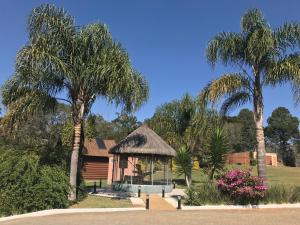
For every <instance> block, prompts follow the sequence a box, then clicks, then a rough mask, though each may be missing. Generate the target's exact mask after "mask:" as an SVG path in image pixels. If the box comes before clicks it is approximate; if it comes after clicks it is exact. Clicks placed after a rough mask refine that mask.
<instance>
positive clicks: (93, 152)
mask: <svg viewBox="0 0 300 225" xmlns="http://www.w3.org/2000/svg"><path fill="white" fill-rule="evenodd" d="M115 145H116V142H115V140H103V139H100V138H96V139H88V138H87V139H85V140H84V146H83V152H82V154H83V155H88V156H101V157H110V156H112V155H111V154H109V153H108V150H109V149H110V148H112V147H113V146H115Z"/></svg>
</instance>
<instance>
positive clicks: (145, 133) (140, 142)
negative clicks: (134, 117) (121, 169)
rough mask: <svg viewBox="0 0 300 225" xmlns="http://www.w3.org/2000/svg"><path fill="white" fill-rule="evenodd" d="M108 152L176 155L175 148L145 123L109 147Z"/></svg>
mask: <svg viewBox="0 0 300 225" xmlns="http://www.w3.org/2000/svg"><path fill="white" fill-rule="evenodd" d="M109 153H111V154H134V155H163V156H175V155H176V152H175V150H174V149H173V148H172V147H171V146H169V145H168V144H167V143H166V142H165V141H164V140H163V139H162V138H161V137H160V136H158V135H157V134H156V133H155V132H154V131H153V130H151V129H150V128H149V127H148V126H147V125H142V126H140V127H139V128H137V129H136V130H135V131H133V132H132V133H131V134H129V135H128V136H127V137H126V138H125V139H123V140H122V141H121V142H120V143H119V144H117V145H116V146H114V147H113V148H111V149H110V150H109Z"/></svg>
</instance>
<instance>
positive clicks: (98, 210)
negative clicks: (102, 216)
mask: <svg viewBox="0 0 300 225" xmlns="http://www.w3.org/2000/svg"><path fill="white" fill-rule="evenodd" d="M143 210H145V208H141V207H136V208H82V209H49V210H42V211H37V212H32V213H25V214H20V215H14V216H7V217H2V218H0V222H3V221H9V220H15V219H22V218H28V217H40V216H51V215H59V214H71V213H105V212H127V211H143Z"/></svg>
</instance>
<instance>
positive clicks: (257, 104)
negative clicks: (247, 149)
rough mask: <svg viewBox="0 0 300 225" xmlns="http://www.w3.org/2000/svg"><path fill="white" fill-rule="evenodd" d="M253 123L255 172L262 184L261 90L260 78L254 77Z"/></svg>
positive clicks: (263, 154)
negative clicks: (255, 151) (255, 155)
mask: <svg viewBox="0 0 300 225" xmlns="http://www.w3.org/2000/svg"><path fill="white" fill-rule="evenodd" d="M253 100H254V101H253V103H254V110H253V111H254V112H253V113H254V121H255V128H256V141H257V161H258V163H257V171H258V176H260V177H261V178H263V179H264V183H265V184H266V182H267V171H266V147H265V136H264V128H263V103H262V89H261V83H260V77H259V76H256V77H255V86H254V98H253Z"/></svg>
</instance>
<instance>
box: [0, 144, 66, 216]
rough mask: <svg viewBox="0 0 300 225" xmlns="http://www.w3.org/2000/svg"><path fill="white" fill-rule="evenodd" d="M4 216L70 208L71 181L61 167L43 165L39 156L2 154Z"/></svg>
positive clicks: (0, 177)
mask: <svg viewBox="0 0 300 225" xmlns="http://www.w3.org/2000/svg"><path fill="white" fill-rule="evenodd" d="M0 181H1V182H0V215H2V216H5V215H12V214H20V213H26V212H32V211H37V210H43V209H51V208H65V207H67V206H68V204H69V202H68V198H67V196H68V193H69V187H70V186H69V182H68V176H67V175H66V173H65V171H64V170H63V169H61V168H60V167H58V166H52V167H50V166H43V165H41V164H40V163H39V157H38V156H37V155H36V153H33V152H28V151H26V152H25V151H17V150H5V151H3V150H2V151H0Z"/></svg>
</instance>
